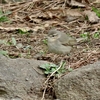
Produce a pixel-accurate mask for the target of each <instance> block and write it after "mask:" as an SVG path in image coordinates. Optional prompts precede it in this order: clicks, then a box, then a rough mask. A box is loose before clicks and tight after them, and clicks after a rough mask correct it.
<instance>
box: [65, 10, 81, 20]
mask: <svg viewBox="0 0 100 100" xmlns="http://www.w3.org/2000/svg"><path fill="white" fill-rule="evenodd" d="M66 14H67V18H66V21H67V22H70V21H74V20H76V19H78V18H81V17H82V14H81V12H80V11H78V10H74V9H69V10H67V12H66Z"/></svg>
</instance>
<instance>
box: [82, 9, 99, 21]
mask: <svg viewBox="0 0 100 100" xmlns="http://www.w3.org/2000/svg"><path fill="white" fill-rule="evenodd" d="M84 14H85V16H88V20H89V22H91V23H97V22H99V18H98V16H97V15H96V13H95V12H93V11H90V10H87V11H84Z"/></svg>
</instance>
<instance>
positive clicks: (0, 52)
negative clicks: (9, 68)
mask: <svg viewBox="0 0 100 100" xmlns="http://www.w3.org/2000/svg"><path fill="white" fill-rule="evenodd" d="M0 55H4V56H7V55H8V51H4V50H0Z"/></svg>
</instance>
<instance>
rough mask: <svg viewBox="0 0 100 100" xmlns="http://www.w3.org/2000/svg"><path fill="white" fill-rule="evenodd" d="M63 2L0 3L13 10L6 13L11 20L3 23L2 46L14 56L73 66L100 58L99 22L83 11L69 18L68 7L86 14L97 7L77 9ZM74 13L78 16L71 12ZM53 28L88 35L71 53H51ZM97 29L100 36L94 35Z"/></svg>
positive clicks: (1, 28) (48, 0)
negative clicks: (49, 33) (49, 48)
mask: <svg viewBox="0 0 100 100" xmlns="http://www.w3.org/2000/svg"><path fill="white" fill-rule="evenodd" d="M64 4H65V3H64V1H63V0H43V1H41V0H37V1H29V2H22V3H13V4H5V5H1V7H0V8H1V9H2V10H3V12H6V11H10V14H8V15H7V17H8V18H9V21H8V22H0V41H1V42H0V49H2V50H5V51H8V54H7V55H8V56H9V57H11V58H19V57H24V58H28V59H32V58H34V59H38V60H46V61H50V62H53V63H56V64H58V63H59V62H60V61H61V60H62V59H63V60H65V61H66V64H67V65H68V66H70V67H72V68H73V69H74V68H79V67H81V66H83V65H87V64H90V63H93V62H95V61H98V60H100V21H99V22H97V23H91V22H89V20H88V19H86V17H85V16H84V15H83V14H82V16H78V18H75V19H74V20H72V21H70V19H68V15H67V14H66V11H67V10H68V9H72V10H79V11H80V12H81V13H83V12H84V11H86V10H92V7H93V6H95V7H96V8H98V7H97V6H96V5H92V6H91V5H87V6H86V7H84V8H83V7H82V8H81V7H80V8H78V7H71V6H67V5H64ZM98 9H100V8H98ZM71 16H72V17H73V16H76V15H74V14H73V13H71ZM71 16H70V17H71ZM54 27H55V28H56V29H57V30H60V31H63V32H66V33H68V34H70V35H71V36H74V37H75V38H76V39H78V38H81V35H82V34H84V33H88V35H89V36H88V39H87V40H86V41H84V42H81V43H78V44H77V45H75V46H74V47H73V50H72V52H71V53H70V54H69V55H57V54H53V53H49V52H48V48H47V45H46V37H47V34H48V30H49V29H51V28H54ZM23 31H26V33H25V32H23ZM97 32H98V34H99V36H98V37H97V38H94V37H93V34H95V33H97ZM2 41H4V42H2Z"/></svg>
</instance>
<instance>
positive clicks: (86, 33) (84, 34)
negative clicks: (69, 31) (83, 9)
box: [80, 32, 90, 40]
mask: <svg viewBox="0 0 100 100" xmlns="http://www.w3.org/2000/svg"><path fill="white" fill-rule="evenodd" d="M80 36H81V37H82V38H85V39H86V40H87V39H90V34H89V33H88V32H85V33H82V34H80Z"/></svg>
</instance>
